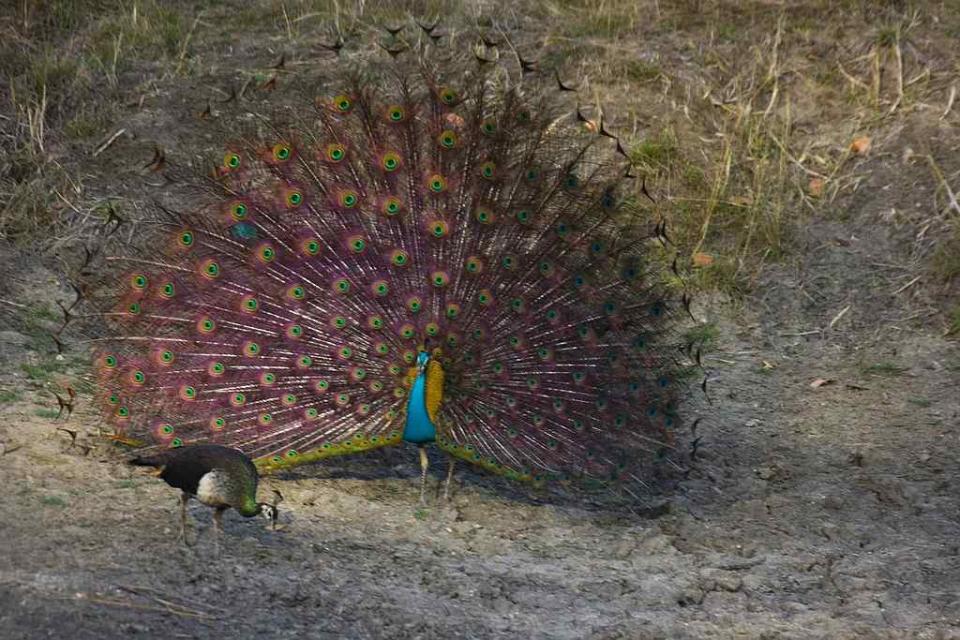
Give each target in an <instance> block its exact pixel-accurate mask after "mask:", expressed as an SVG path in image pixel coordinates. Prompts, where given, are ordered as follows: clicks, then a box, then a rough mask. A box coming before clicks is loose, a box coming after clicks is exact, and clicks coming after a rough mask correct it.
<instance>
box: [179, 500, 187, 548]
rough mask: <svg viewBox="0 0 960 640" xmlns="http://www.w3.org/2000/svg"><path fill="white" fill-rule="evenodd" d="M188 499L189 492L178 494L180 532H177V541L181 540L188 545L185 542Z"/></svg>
mask: <svg viewBox="0 0 960 640" xmlns="http://www.w3.org/2000/svg"><path fill="white" fill-rule="evenodd" d="M189 501H190V494H189V493H187V492H186V491H184V492H182V493H181V494H180V532H179V533H178V534H177V542H182V543H183V544H184V545H186V546H188V547H189V546H190V543H189V542H187V502H189Z"/></svg>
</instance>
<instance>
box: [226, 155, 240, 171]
mask: <svg viewBox="0 0 960 640" xmlns="http://www.w3.org/2000/svg"><path fill="white" fill-rule="evenodd" d="M223 166H224V167H226V168H227V169H237V168H238V167H239V166H240V156H239V155H238V154H236V153H228V154H227V155H225V156H224V157H223Z"/></svg>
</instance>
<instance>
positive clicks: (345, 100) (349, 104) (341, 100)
mask: <svg viewBox="0 0 960 640" xmlns="http://www.w3.org/2000/svg"><path fill="white" fill-rule="evenodd" d="M333 107H334V109H336V110H337V111H339V112H340V113H348V112H349V111H350V110H351V109H352V108H353V101H352V100H350V98H349V97H348V96H346V95H339V96H336V97H335V98H334V99H333Z"/></svg>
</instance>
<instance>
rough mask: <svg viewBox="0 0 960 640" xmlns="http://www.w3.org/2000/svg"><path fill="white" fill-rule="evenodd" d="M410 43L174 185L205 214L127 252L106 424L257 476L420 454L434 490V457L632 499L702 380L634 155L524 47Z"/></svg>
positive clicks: (105, 365)
mask: <svg viewBox="0 0 960 640" xmlns="http://www.w3.org/2000/svg"><path fill="white" fill-rule="evenodd" d="M403 34H404V32H400V33H399V34H394V33H393V30H391V35H390V36H388V37H387V42H386V44H384V45H383V47H384V49H386V50H387V52H388V53H389V55H387V54H383V57H384V59H383V60H379V61H377V62H376V63H367V64H366V65H365V66H362V67H361V69H360V70H359V71H356V70H355V69H353V68H352V67H351V66H350V65H348V64H347V63H346V62H341V63H340V65H341V67H342V71H341V73H340V75H339V76H337V82H338V85H337V88H335V89H334V90H332V91H330V92H329V93H327V94H324V95H323V96H321V97H319V98H317V99H316V102H315V104H314V105H304V106H303V107H302V109H301V110H300V111H299V112H297V113H295V114H294V115H293V116H292V117H291V116H290V114H289V113H286V114H285V113H283V112H281V110H279V109H278V110H277V111H276V112H274V113H272V114H270V115H269V116H260V117H259V118H258V119H257V120H256V122H258V123H259V125H260V128H261V131H258V132H255V133H251V134H249V135H247V134H240V133H238V134H237V135H236V139H235V140H232V141H229V142H228V143H227V144H226V145H225V146H226V151H225V152H224V153H223V155H222V161H221V162H220V165H219V166H218V168H217V169H216V170H215V171H214V173H213V175H212V176H211V177H208V178H206V179H201V177H200V176H197V177H196V178H197V180H196V182H197V186H198V187H199V189H197V190H196V191H195V192H191V191H188V189H187V187H186V186H184V187H183V190H184V193H185V194H187V193H189V194H190V195H191V196H192V195H193V193H197V194H198V195H196V202H195V203H194V204H192V205H189V206H187V207H184V208H183V210H182V211H180V212H177V213H171V212H170V211H169V210H167V209H165V210H164V214H163V215H162V216H158V218H157V229H159V231H160V233H159V235H157V236H153V237H156V238H157V240H155V241H154V242H153V243H152V245H151V246H150V247H148V248H143V249H141V250H139V251H131V250H125V251H123V252H121V255H118V256H115V257H114V258H113V259H112V260H113V263H112V264H113V265H114V266H115V267H117V268H118V270H119V272H120V274H121V275H120V276H119V280H117V281H116V285H115V288H114V290H113V292H112V294H111V296H110V300H111V302H110V303H109V306H108V307H107V308H106V310H105V313H106V315H107V317H108V318H109V319H110V321H111V322H110V326H111V331H112V335H111V336H110V337H109V338H107V339H105V340H103V341H102V343H101V345H100V350H99V352H98V355H97V368H98V371H99V388H100V389H101V390H102V393H101V396H100V398H101V403H102V406H103V408H104V411H105V413H106V415H107V417H108V420H109V421H110V422H111V423H112V425H113V426H114V428H115V429H116V432H117V434H118V436H119V437H122V438H125V439H127V440H133V441H137V442H139V443H141V444H143V445H145V446H147V447H152V448H168V447H178V446H181V445H187V444H196V443H218V444H223V445H227V446H230V447H236V448H238V449H240V450H242V451H244V452H246V453H247V454H248V455H249V456H250V457H251V458H253V459H254V461H255V463H256V465H257V466H258V467H259V468H260V469H261V470H264V471H267V470H275V469H281V468H285V467H289V466H292V465H297V464H303V463H308V462H314V461H317V460H321V459H324V458H327V457H330V456H337V455H344V454H350V453H354V452H360V451H366V450H369V449H374V448H377V447H384V446H390V445H397V444H400V443H402V442H405V441H406V442H410V443H413V444H416V445H418V446H419V447H421V462H422V464H423V478H424V480H425V478H426V460H427V458H426V455H425V454H424V452H423V449H422V447H423V446H425V445H427V444H429V443H435V444H436V446H438V447H439V448H440V449H442V450H443V451H445V452H446V453H447V454H449V456H450V457H451V466H450V472H451V473H452V471H453V466H452V460H453V459H454V458H457V459H461V460H466V461H467V462H469V463H472V464H475V465H478V466H480V467H483V468H484V469H487V470H489V471H492V472H494V473H498V474H501V475H504V476H506V477H508V478H511V479H515V480H521V481H532V482H541V481H545V480H550V479H553V478H578V479H582V480H586V481H588V482H592V483H600V484H606V483H609V482H615V483H616V484H617V485H619V486H621V487H623V488H624V489H625V490H627V491H629V492H631V493H633V494H638V493H640V492H641V491H642V489H643V487H645V486H646V485H647V484H648V482H649V480H650V479H651V478H653V476H654V475H656V473H657V471H656V469H657V468H658V467H659V466H660V465H662V464H663V462H664V460H669V458H670V455H669V454H670V450H671V449H672V447H673V444H672V443H673V441H674V435H673V434H674V432H675V431H676V429H677V427H678V419H677V406H676V399H677V395H678V389H679V388H680V387H681V386H682V385H681V384H679V383H680V382H681V381H682V379H683V377H684V375H685V373H686V371H687V365H686V364H685V363H684V362H683V361H682V360H681V354H680V350H679V349H677V341H676V340H675V337H674V334H675V330H676V328H675V324H676V321H675V319H674V316H675V315H676V313H675V312H676V310H677V309H678V308H679V306H680V305H679V301H680V298H681V292H680V291H679V288H678V284H677V282H678V279H677V278H676V277H675V276H674V275H673V274H672V273H671V272H670V270H669V268H667V269H664V268H663V267H662V266H660V265H661V264H662V263H661V261H658V260H656V259H654V257H655V255H656V254H657V252H658V251H660V252H662V246H661V245H660V244H658V241H661V240H662V239H663V234H662V227H661V225H660V224H659V222H658V221H657V220H653V219H651V217H650V214H649V213H647V212H645V210H644V209H642V208H641V207H640V206H639V204H638V203H637V199H636V194H638V193H639V190H640V187H639V185H637V184H636V181H635V180H634V179H633V177H632V176H631V175H630V172H629V161H628V159H627V154H626V153H625V152H624V150H623V147H622V145H621V143H620V141H619V140H618V139H616V138H614V137H613V136H612V135H611V134H610V133H609V132H608V131H607V130H606V128H605V127H604V125H603V124H602V123H600V124H599V125H598V124H597V123H596V121H593V122H591V121H588V120H587V119H586V118H585V117H584V116H583V115H582V113H581V112H580V111H579V110H578V109H577V108H576V106H575V104H574V103H573V99H572V98H571V95H572V92H571V91H570V90H569V89H568V88H567V87H566V86H564V85H563V84H562V83H561V82H559V79H558V76H555V75H552V74H541V73H540V72H539V71H537V70H536V68H535V65H532V64H531V63H529V62H526V61H524V60H523V59H522V58H519V57H518V56H517V55H516V54H514V53H513V52H512V51H511V50H505V51H503V52H500V51H498V49H497V47H496V46H494V45H491V44H486V45H485V44H481V43H480V41H478V44H477V48H475V50H474V51H472V52H470V53H467V54H466V55H465V56H462V57H461V56H458V55H457V54H456V53H455V52H454V53H450V52H449V51H447V50H443V49H441V50H437V49H436V47H435V46H434V43H432V42H430V41H428V42H427V44H426V45H419V46H408V45H407V41H406V40H404V39H403V38H404V35H403ZM430 40H436V38H433V37H432V34H431V38H430ZM501 48H503V47H501ZM344 55H346V54H344ZM558 85H559V86H558ZM585 120H587V125H586V126H585V124H584V121H585ZM175 186H176V185H175ZM145 232H146V231H145ZM151 232H152V229H151ZM449 477H450V476H449V475H448V479H449ZM448 484H449V483H448ZM422 497H423V485H422V484H421V499H422Z"/></svg>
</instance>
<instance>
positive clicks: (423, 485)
mask: <svg viewBox="0 0 960 640" xmlns="http://www.w3.org/2000/svg"><path fill="white" fill-rule="evenodd" d="M429 466H430V460H429V459H428V458H427V448H426V447H423V446H421V447H420V506H424V505H426V504H427V501H426V498H425V497H424V493H425V492H426V490H427V467H429Z"/></svg>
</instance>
